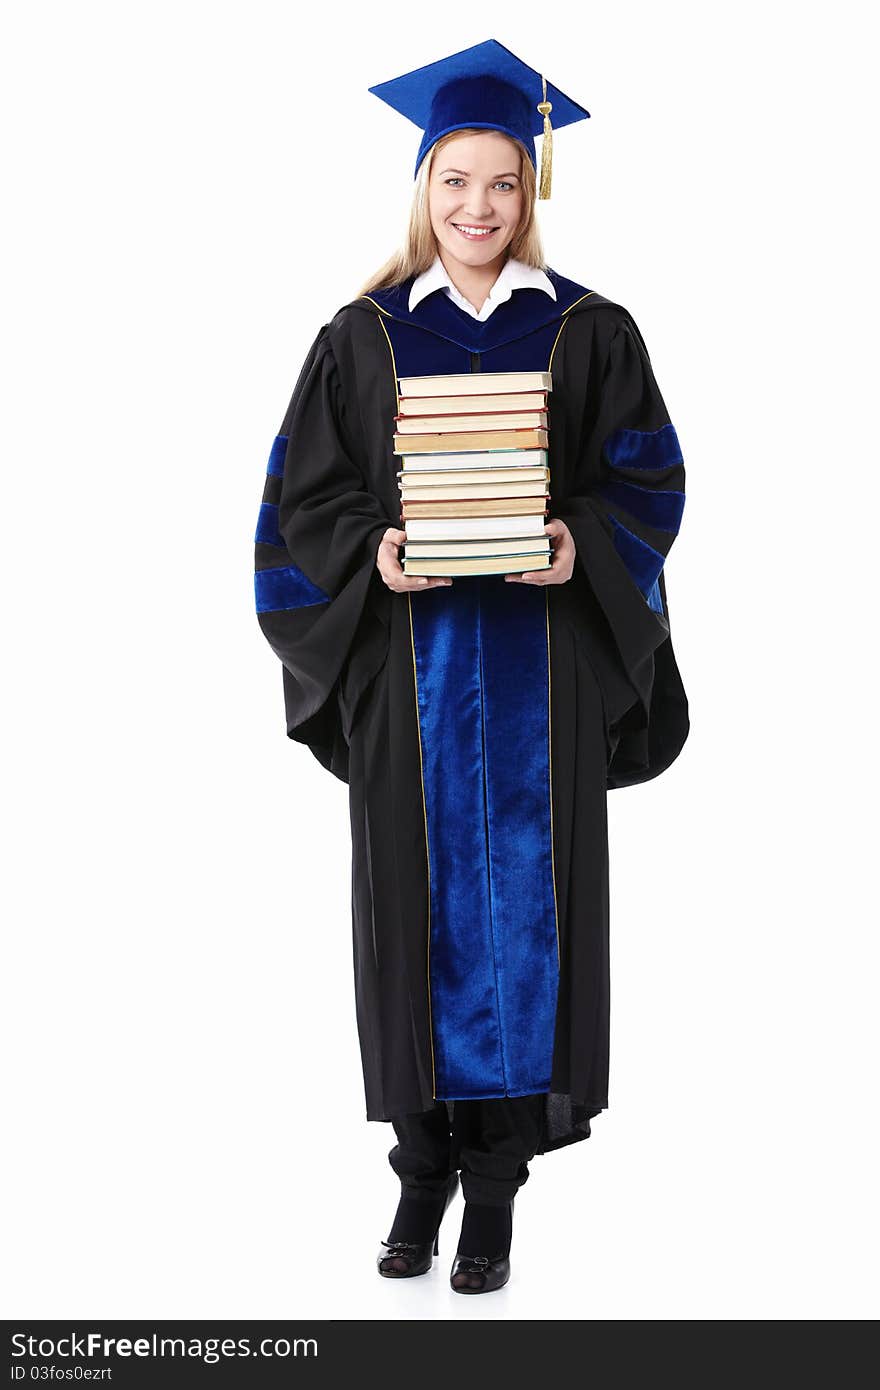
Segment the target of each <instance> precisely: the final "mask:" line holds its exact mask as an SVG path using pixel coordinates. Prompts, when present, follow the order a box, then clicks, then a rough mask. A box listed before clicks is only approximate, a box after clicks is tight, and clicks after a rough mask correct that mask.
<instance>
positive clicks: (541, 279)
mask: <svg viewBox="0 0 880 1390" xmlns="http://www.w3.org/2000/svg"><path fill="white" fill-rule="evenodd" d="M520 289H532V290H543V291H544V293H545V294H548V295H549V296H550V298H551V299H555V298H556V290H555V289H554V286H553V282H552V280H550V278H549V276H547V275H546V274H545V273H544V271H543V270H539V269H538V268H537V266H531V265H526V264H525V262H524V261H518V260H514V259H513V258H512V257H508V259H507V260H506V261H505V263H504V266H503V268H502V270H501V274H500V275H499V276H498V279H497V280H496V281H495V283H494V285H493V286H492V288H491V289H490V291H489V293H488V294H487V296H486V299H485V302H484V304H483V306H482V308H481V309H480V310H479V311H477V310H476V309H475V308H474V306H473V304H471V303H470V301H469V300H467V299H465V297H464V295H463V294H462V293H461V291H460V290H459V289H457V287H456V286H455V285H454V284H453V283H452V280H451V279H450V278H449V273H448V271H447V269H446V267H445V265H444V264H443V262H442V260H441V259H440V256H439V254H438V255H437V256H436V257H435V258H434V263H433V265H431V266H429V267H428V269H427V270H425V271H423V272H422V274H421V275H417V276H416V278H415V280H414V281H413V283H412V287H411V289H410V292H409V310H410V313H412V311H413V309H415V307H416V305H417V304H419V303H421V301H422V300H423V299H425V298H426V296H427V295H429V294H432V293H433V292H434V291H435V290H443V291H445V293H446V294H447V296H448V297H449V298H450V299H451V300H452V301H453V302H454V303H455V304H457V305H458V307H459V308H460V309H464V311H465V313H467V314H470V315H471V316H472V317H473V318H475V319H477V320H478V322H480V323H485V321H486V319H487V318H488V317H489V315H490V314H491V313H492V312H493V311H494V310H495V309H497V308H498V305H499V304H505V303H506V302H507V300H508V299H510V296H511V295H512V294H513V292H514V290H520Z"/></svg>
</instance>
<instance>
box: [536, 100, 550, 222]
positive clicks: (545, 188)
mask: <svg viewBox="0 0 880 1390" xmlns="http://www.w3.org/2000/svg"><path fill="white" fill-rule="evenodd" d="M541 83H542V90H543V94H544V99H543V101H539V102H538V110H539V111H540V113H541V115H542V116H543V117H544V138H543V140H542V141H541V180H540V185H539V188H538V197H539V198H549V197H550V180H551V177H552V175H553V131H552V129H551V127H550V112H551V111H552V110H553V106H552V103H551V102H549V101H548V100H547V79H546V77H542V78H541Z"/></svg>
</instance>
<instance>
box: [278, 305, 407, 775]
mask: <svg viewBox="0 0 880 1390" xmlns="http://www.w3.org/2000/svg"><path fill="white" fill-rule="evenodd" d="M359 453H360V451H359V447H358V443H357V438H356V436H355V435H354V433H353V432H352V431H351V430H350V427H349V424H348V421H347V418H346V410H345V402H344V400H343V396H342V390H341V383H340V378H339V370H338V366H337V363H336V358H335V356H334V353H333V348H332V343H331V339H330V334H329V326H328V325H326V324H325V325H324V327H323V328H322V329H321V330H320V332H319V333H318V336H317V338H316V339H315V341H314V343H313V344H312V347H311V348H310V350H309V353H308V356H307V358H306V361H305V363H304V365H303V368H302V371H301V372H300V376H299V380H298V381H297V383H296V385H295V387H294V389H293V394H292V396H291V399H290V404H289V405H288V407H287V411H286V412H285V415H284V419H283V421H282V423H281V428H280V430H279V433H278V434H277V435H276V437H275V440H274V443H273V444H272V447H271V450H270V454H269V461H268V466H267V471H266V480H265V485H264V489H263V498H262V502H261V504H260V509H259V515H258V518H257V527H256V534H255V537H254V546H255V564H254V570H255V573H254V595H255V601H256V610H257V620H258V622H259V625H260V628H261V629H262V632H263V634H264V636H265V637H266V639H267V641H268V643H269V645H270V646H271V648H272V649H273V651H274V652H275V654H276V656H278V658H279V659H280V661H281V664H282V671H283V679H284V700H285V713H286V720H287V733H288V737H290V738H292V739H294V740H296V741H297V742H300V743H304V744H306V745H308V747H309V748H310V749H311V751H312V752H313V753H314V755H315V757H316V758H317V759H318V761H319V762H320V763H321V764H322V765H323V766H324V767H326V768H327V769H328V770H329V771H330V772H332V773H334V775H335V776H337V777H339V778H340V779H341V780H342V781H347V780H348V749H347V739H346V727H345V718H344V715H345V708H346V706H345V704H344V702H343V701H342V700H341V699H340V687H341V685H342V684H343V683H344V681H345V679H346V676H347V674H348V673H349V672H350V671H351V670H352V669H353V666H355V667H357V669H358V670H359V671H360V673H361V677H363V675H364V672H365V671H366V668H367V667H368V666H369V667H370V668H371V669H375V668H376V665H377V663H378V662H380V660H381V656H382V646H383V641H384V640H385V639H386V637H387V629H386V627H385V626H383V624H382V621H381V619H380V617H379V605H378V604H377V603H376V601H375V600H376V586H377V585H380V584H381V582H382V581H381V575H379V572H378V570H377V568H376V554H377V551H378V547H379V542H380V540H381V539H382V535H383V533H384V532H385V531H386V530H387V529H388V527H389V526H394V527H396V526H398V524H399V523H398V519H397V518H395V517H389V516H387V515H386V514H385V510H384V508H383V506H382V503H381V501H380V500H379V499H378V498H377V497H376V496H375V495H374V494H373V493H371V492H370V491H369V489H368V487H367V485H366V482H365V472H364V467H363V463H362V460H361V459H360V457H359ZM383 587H384V586H383Z"/></svg>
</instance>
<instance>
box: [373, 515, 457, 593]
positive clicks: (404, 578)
mask: <svg viewBox="0 0 880 1390" xmlns="http://www.w3.org/2000/svg"><path fill="white" fill-rule="evenodd" d="M405 540H406V532H405V531H398V530H396V528H395V527H393V526H389V528H388V530H387V531H386V532H385V534H384V536H383V537H382V539H381V541H380V542H379V549H378V551H377V553H376V568H377V570H378V571H379V573H380V574H381V576H382V579H383V580H384V582H385V584H386V585H387V586H388V588H389V589H391V590H392V591H393V592H394V593H395V594H405V593H407V591H408V590H410V589H436V588H437V586H438V585H440V584H451V583H452V580H451V579H442V578H440V576H439V575H432V576H431V577H430V578H427V577H426V576H425V575H423V574H404V572H403V566H402V565H401V563H400V560H399V558H398V554H397V548H398V546H401V545H403V543H404V542H405Z"/></svg>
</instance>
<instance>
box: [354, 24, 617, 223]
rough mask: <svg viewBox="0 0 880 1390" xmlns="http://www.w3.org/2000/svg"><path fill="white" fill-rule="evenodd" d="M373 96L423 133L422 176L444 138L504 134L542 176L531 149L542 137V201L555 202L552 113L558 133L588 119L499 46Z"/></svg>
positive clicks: (406, 78) (466, 54)
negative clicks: (468, 132) (466, 132)
mask: <svg viewBox="0 0 880 1390" xmlns="http://www.w3.org/2000/svg"><path fill="white" fill-rule="evenodd" d="M368 90H369V91H371V92H372V93H373V95H374V96H377V97H379V98H381V100H382V101H385V102H387V103H388V105H389V106H392V107H393V108H394V110H395V111H399V112H400V114H401V116H406V117H407V118H408V119H409V120H411V121H412V122H413V123H414V124H415V125H417V126H419V128H420V129H421V130H423V131H424V134H423V136H422V143H421V145H420V146H419V152H418V155H417V157H416V167H415V173H416V174H418V172H419V166H420V165H421V162H422V160H423V159H424V157H425V155H426V154H427V153H428V151H429V150H430V148H431V146H432V145H434V144H435V143H436V142H437V141H438V140H439V139H440V137H441V136H442V135H448V134H449V132H450V131H453V130H463V129H467V128H471V127H476V128H477V129H481V130H500V131H502V132H503V133H504V134H505V135H511V136H513V137H514V138H515V139H517V140H521V141H522V143H523V144H524V145H525V147H526V149H527V150H528V152H529V156H530V158H531V161H532V164H533V165H534V166H535V171H536V172H537V167H538V166H537V161H536V158H535V149H534V143H533V142H534V139H535V137H536V136H538V135H543V137H544V139H543V142H542V144H541V174H540V182H539V191H538V197H539V198H549V197H550V176H551V170H552V161H553V146H552V129H551V126H550V112H551V111H552V112H553V124H554V125H555V126H556V128H557V130H558V129H559V127H560V126H564V125H571V124H572V123H573V122H574V121H582V120H583V119H584V118H585V117H586V116H589V114H590V113H589V111H585V110H584V108H583V107H582V106H579V105H578V103H577V102H576V101H572V100H571V98H570V97H567V96H566V95H565V93H564V92H560V90H559V88H558V87H554V86H552V85H551V83H549V82H548V81H547V80H546V78H545V77H543V76H542V74H541V73H539V72H536V71H535V69H534V68H530V67H529V66H528V64H527V63H524V62H522V60H521V59H519V58H517V56H516V54H515V53H511V51H510V49H509V48H505V47H504V45H503V44H501V43H498V42H497V40H496V39H487V40H486V42H485V43H477V44H474V46H473V48H465V49H462V51H461V53H453V54H451V56H450V57H448V58H440V59H439V60H438V61H437V62H436V63H428V64H427V65H426V66H425V67H423V68H415V69H414V70H413V71H412V72H407V73H404V75H403V76H402V77H394V78H392V79H391V81H390V82H380V83H379V84H378V86H376V87H370V88H369V89H368Z"/></svg>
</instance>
